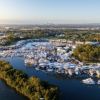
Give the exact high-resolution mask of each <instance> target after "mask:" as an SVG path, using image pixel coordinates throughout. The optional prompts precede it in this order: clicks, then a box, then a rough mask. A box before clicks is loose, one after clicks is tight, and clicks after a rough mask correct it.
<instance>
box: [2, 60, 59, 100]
mask: <svg viewBox="0 0 100 100" xmlns="http://www.w3.org/2000/svg"><path fill="white" fill-rule="evenodd" d="M0 79H2V80H4V81H5V82H6V84H7V85H8V86H10V87H12V88H14V89H15V90H16V91H17V92H19V93H21V94H23V95H24V96H26V97H27V98H29V99H30V100H58V97H59V89H58V87H56V86H54V85H50V84H48V83H47V82H45V81H41V80H40V79H39V78H37V77H33V76H32V77H28V75H27V74H25V73H24V72H22V71H20V70H17V69H14V68H13V67H12V66H11V65H10V64H9V63H8V62H5V61H0Z"/></svg>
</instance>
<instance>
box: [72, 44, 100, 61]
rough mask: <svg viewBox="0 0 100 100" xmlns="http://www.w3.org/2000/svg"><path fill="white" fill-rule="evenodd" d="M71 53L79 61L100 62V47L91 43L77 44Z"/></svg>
mask: <svg viewBox="0 0 100 100" xmlns="http://www.w3.org/2000/svg"><path fill="white" fill-rule="evenodd" d="M73 55H74V57H76V58H77V59H79V60H80V61H86V62H88V61H89V62H100V47H99V46H93V45H79V46H77V48H76V49H75V50H74V53H73Z"/></svg>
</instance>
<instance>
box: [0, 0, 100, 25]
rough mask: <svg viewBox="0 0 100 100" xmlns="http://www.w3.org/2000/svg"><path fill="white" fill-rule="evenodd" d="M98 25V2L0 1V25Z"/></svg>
mask: <svg viewBox="0 0 100 100" xmlns="http://www.w3.org/2000/svg"><path fill="white" fill-rule="evenodd" d="M48 23H53V24H82V23H100V0H0V24H48Z"/></svg>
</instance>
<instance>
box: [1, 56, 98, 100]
mask: <svg viewBox="0 0 100 100" xmlns="http://www.w3.org/2000/svg"><path fill="white" fill-rule="evenodd" d="M6 60H8V61H9V62H10V63H11V64H12V65H13V66H14V68H16V69H20V70H23V71H24V72H26V73H27V74H28V75H29V76H37V77H39V78H40V79H42V80H45V81H48V82H49V83H51V84H55V85H57V86H58V87H59V88H60V91H61V94H60V99H61V100H100V86H97V85H90V86H89V85H85V84H82V83H81V80H78V79H67V78H63V77H60V76H57V75H54V74H53V73H45V72H42V71H36V70H35V69H34V68H29V67H28V66H25V65H24V60H23V58H19V57H17V58H13V59H9V58H8V59H6ZM1 83H2V81H0V88H1V85H2V84H3V87H5V89H6V88H7V89H8V87H7V86H6V85H5V84H4V83H2V84H1ZM9 91H10V92H11V91H12V95H11V98H12V99H9V98H10V96H9V95H10V92H9ZM2 93H4V95H6V94H7V95H8V96H9V98H8V99H5V98H3V97H2ZM0 98H3V99H0V100H26V99H25V98H24V97H23V96H21V95H18V94H17V93H16V92H14V91H13V90H12V89H8V91H7V92H6V91H4V92H2V91H0ZM18 98H19V99H18Z"/></svg>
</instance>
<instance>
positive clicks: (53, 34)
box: [3, 29, 100, 45]
mask: <svg viewBox="0 0 100 100" xmlns="http://www.w3.org/2000/svg"><path fill="white" fill-rule="evenodd" d="M6 35H7V37H5V40H3V41H4V45H8V44H11V43H13V42H16V41H18V40H21V39H37V38H48V39H55V38H56V39H66V40H71V41H83V42H84V41H99V42H100V31H94V30H93V31H91V30H45V29H44V30H43V29H42V30H40V29H39V30H33V31H28V30H26V31H20V32H15V31H8V32H6Z"/></svg>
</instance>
